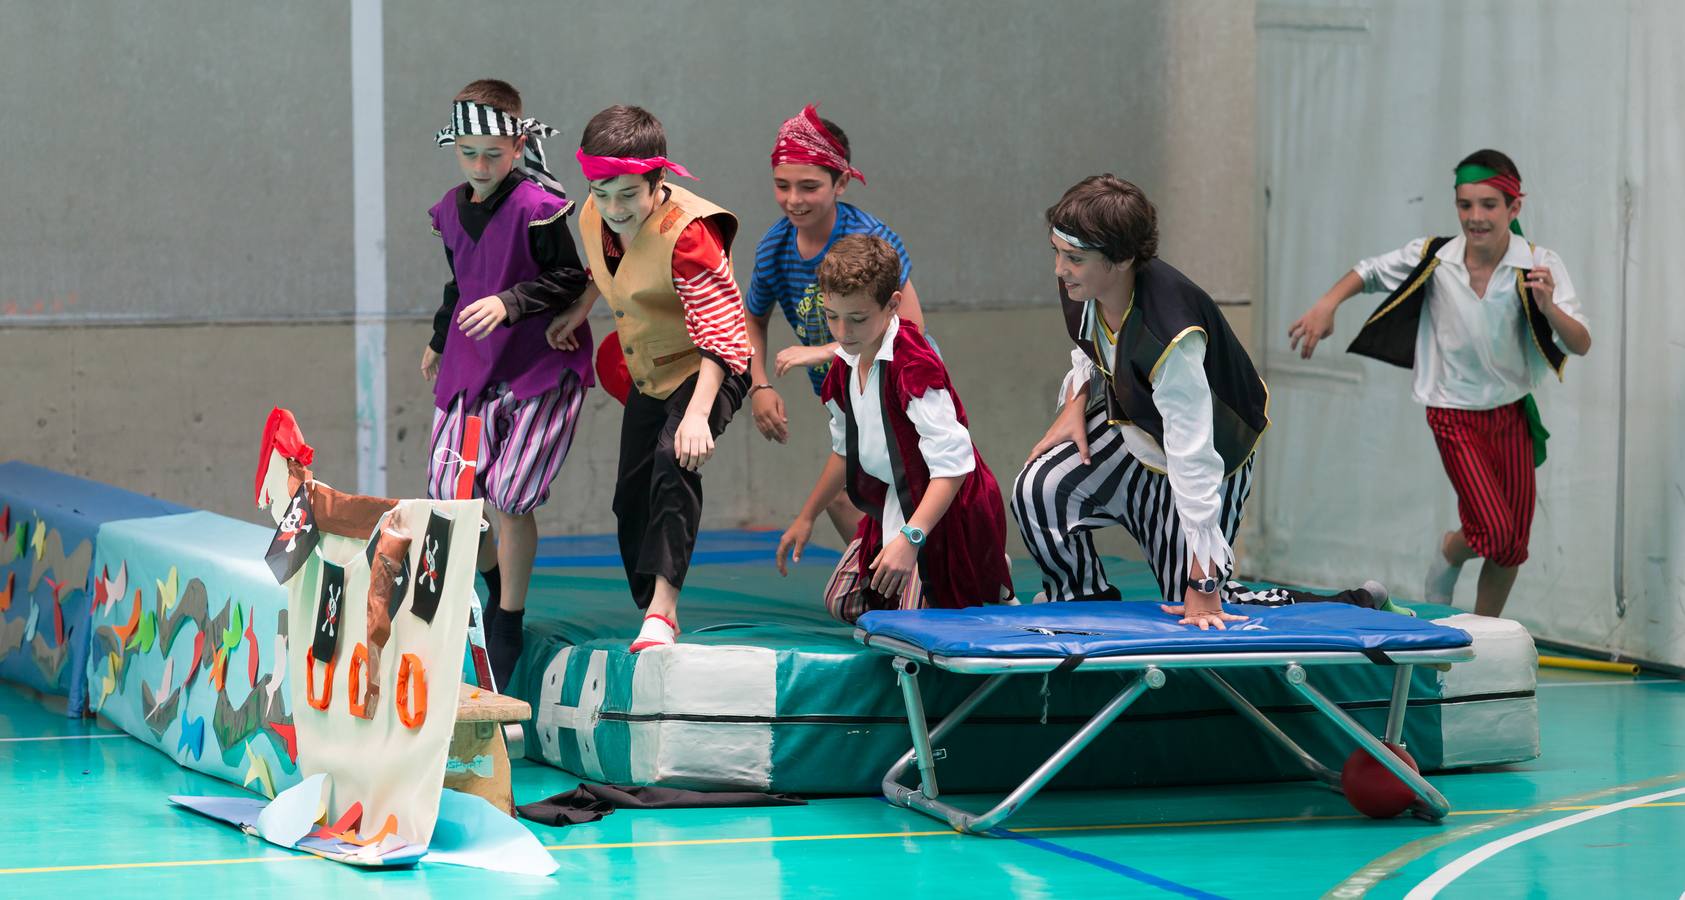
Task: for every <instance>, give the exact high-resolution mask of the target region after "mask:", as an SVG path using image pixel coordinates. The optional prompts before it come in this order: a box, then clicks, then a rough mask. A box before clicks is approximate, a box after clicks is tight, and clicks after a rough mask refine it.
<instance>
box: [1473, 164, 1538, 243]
mask: <svg viewBox="0 0 1685 900" xmlns="http://www.w3.org/2000/svg"><path fill="white" fill-rule="evenodd" d="M1488 181H1495V182H1497V183H1496V184H1493V185H1492V186H1493V187H1495V188H1497V189H1498V190H1500V191H1502V192H1503V193H1504V195H1505V196H1506V197H1509V198H1511V199H1514V198H1516V197H1520V196H1522V193H1521V179H1519V178H1516V177H1515V176H1514V175H1505V174H1503V173H1501V172H1499V171H1498V170H1496V169H1489V168H1487V167H1486V166H1481V165H1475V164H1473V163H1470V164H1468V165H1463V166H1458V167H1457V186H1459V187H1461V186H1462V185H1465V184H1482V183H1485V182H1488ZM1509 230H1510V231H1511V232H1514V233H1515V234H1521V220H1520V219H1511V220H1510V222H1509Z"/></svg>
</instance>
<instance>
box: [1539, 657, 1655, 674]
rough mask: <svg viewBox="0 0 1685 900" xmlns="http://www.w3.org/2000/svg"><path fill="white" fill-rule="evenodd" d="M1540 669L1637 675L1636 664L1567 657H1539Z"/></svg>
mask: <svg viewBox="0 0 1685 900" xmlns="http://www.w3.org/2000/svg"><path fill="white" fill-rule="evenodd" d="M1539 668H1541V669H1577V670H1579V671H1581V672H1608V673H1610V674H1612V675H1637V674H1638V665H1637V664H1636V663H1624V662H1605V661H1603V660H1601V659H1574V658H1573V657H1569V656H1540V657H1539Z"/></svg>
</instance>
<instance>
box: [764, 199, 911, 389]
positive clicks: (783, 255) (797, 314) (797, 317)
mask: <svg viewBox="0 0 1685 900" xmlns="http://www.w3.org/2000/svg"><path fill="white" fill-rule="evenodd" d="M850 234H870V235H875V236H877V237H881V238H883V239H884V240H886V241H888V242H889V245H890V246H891V247H894V248H895V253H896V255H897V256H900V257H901V284H902V285H905V284H906V283H907V279H909V278H911V277H912V272H913V263H912V261H911V260H909V259H908V258H907V248H906V247H905V246H903V245H902V244H901V236H900V235H898V234H896V233H895V232H893V231H890V230H889V226H888V225H885V224H884V223H882V222H880V221H878V220H877V219H876V218H875V217H874V216H872V214H871V213H868V212H864V211H862V210H861V209H859V208H858V207H855V206H850V205H849V204H847V203H838V204H837V223H836V225H834V226H832V228H831V237H830V239H829V240H827V241H826V242H825V249H823V250H821V251H819V253H818V255H816V256H814V257H813V258H811V259H807V258H803V256H802V255H801V251H800V250H798V249H796V227H795V226H794V225H791V224H790V220H789V219H786V218H780V219H779V220H778V224H776V225H774V226H772V227H771V228H769V229H767V232H766V236H765V237H762V238H761V242H760V243H759V244H758V245H756V247H755V274H754V275H753V277H751V278H750V279H749V296H748V298H747V300H746V301H745V302H746V303H747V305H748V307H749V313H750V314H751V315H755V316H764V315H766V314H767V313H768V312H770V311H771V310H772V306H773V304H774V303H776V304H778V305H779V306H781V307H783V309H784V318H786V319H788V320H790V327H791V328H792V329H794V330H795V332H796V340H798V341H801V342H802V345H803V346H807V347H817V346H819V345H821V344H828V343H830V342H831V340H832V338H831V329H829V328H827V327H826V326H825V314H824V311H823V310H822V309H821V308H820V303H819V285H818V283H817V273H818V271H819V263H820V262H821V261H822V260H824V259H825V254H826V253H828V252H830V249H831V245H832V244H835V243H836V242H837V239H838V238H840V237H844V236H846V235H850ZM828 368H829V366H828V365H827V366H820V367H818V368H813V369H809V370H808V372H807V375H808V378H810V379H812V380H813V393H815V394H818V393H819V385H820V384H822V383H823V382H824V381H825V371H826V369H828Z"/></svg>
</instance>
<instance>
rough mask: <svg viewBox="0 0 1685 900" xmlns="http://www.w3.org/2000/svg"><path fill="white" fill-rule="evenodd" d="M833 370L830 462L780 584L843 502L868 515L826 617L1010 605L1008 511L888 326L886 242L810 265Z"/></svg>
mask: <svg viewBox="0 0 1685 900" xmlns="http://www.w3.org/2000/svg"><path fill="white" fill-rule="evenodd" d="M818 276H819V292H820V295H821V297H822V298H823V301H824V314H825V322H826V324H827V325H828V326H829V328H830V331H831V334H832V335H834V336H835V337H836V339H837V350H836V360H835V361H834V362H833V363H832V365H831V368H830V371H829V372H827V373H826V376H825V381H824V383H823V384H822V385H821V386H820V398H821V399H822V400H824V401H825V406H826V408H827V409H829V410H830V413H831V455H830V457H829V458H828V459H827V460H826V462H825V469H824V471H823V472H822V473H821V474H820V476H819V483H818V484H817V485H816V486H815V487H814V489H813V493H812V495H811V496H809V497H808V500H807V504H806V505H805V506H804V507H803V508H802V511H801V513H800V514H799V515H797V516H796V521H795V522H793V523H792V524H791V525H790V528H789V530H788V531H786V532H785V533H784V537H783V539H782V540H780V541H779V543H778V570H779V572H781V573H783V572H786V569H785V557H786V554H787V553H791V552H792V551H793V553H794V557H795V559H796V560H797V561H798V562H799V561H800V560H801V551H802V547H803V546H805V545H806V544H807V541H808V538H809V536H810V535H811V534H812V533H813V520H814V518H815V517H816V516H818V515H819V513H820V511H821V510H824V509H826V508H827V507H828V506H829V505H830V503H831V501H832V500H833V499H835V498H836V496H837V494H838V493H839V492H840V491H842V490H844V489H846V490H847V491H848V496H849V497H850V498H851V499H852V500H853V501H854V503H855V505H856V506H858V507H859V508H860V509H861V510H864V511H865V513H866V515H865V516H864V517H863V518H862V519H861V520H860V525H859V528H858V530H857V531H856V532H855V537H854V540H853V542H852V543H850V544H849V546H848V549H847V551H845V552H844V554H843V559H842V562H841V563H839V564H838V565H837V570H836V573H835V574H833V575H832V576H831V582H830V584H829V585H827V587H826V589H825V606H826V608H827V609H828V610H829V611H830V612H831V614H832V615H834V616H836V617H837V618H839V619H842V620H843V621H845V622H853V621H854V620H855V619H857V618H859V617H860V615H861V614H862V613H864V612H866V611H867V610H871V609H919V608H924V607H927V606H928V607H943V608H957V607H965V606H978V605H980V604H983V603H997V602H1000V601H1001V600H1005V599H1008V598H1010V597H1011V596H1012V579H1011V575H1010V573H1009V572H1008V569H1007V559H1006V507H1005V505H1004V504H1003V503H1002V501H1001V494H1000V486H999V485H998V484H996V482H995V476H994V475H993V473H991V472H990V471H989V467H988V466H986V465H984V464H983V457H982V455H981V454H979V453H978V452H977V448H976V446H974V445H973V444H972V442H971V433H970V431H969V430H968V428H967V425H966V417H965V407H964V406H963V405H961V404H960V401H959V397H958V395H957V394H955V393H954V388H953V383H952V381H951V380H950V379H949V377H948V370H947V368H946V367H945V366H944V365H943V364H942V358H941V357H939V356H937V355H936V351H935V350H933V349H931V346H930V344H929V342H928V341H926V340H925V339H924V335H923V334H922V333H920V331H919V329H918V326H916V325H914V324H912V323H911V322H908V321H904V320H902V319H901V318H900V317H899V316H897V315H896V311H897V309H898V308H899V307H900V303H901V291H900V286H901V259H900V256H899V255H898V254H897V253H896V252H895V249H894V247H892V246H891V245H890V244H889V242H888V241H886V240H884V239H883V238H880V237H876V236H872V235H863V234H854V235H849V236H847V237H844V238H841V239H839V240H838V241H837V242H836V243H835V244H834V245H832V247H831V251H830V252H829V253H828V254H826V256H825V261H824V262H822V263H820V264H819V271H818Z"/></svg>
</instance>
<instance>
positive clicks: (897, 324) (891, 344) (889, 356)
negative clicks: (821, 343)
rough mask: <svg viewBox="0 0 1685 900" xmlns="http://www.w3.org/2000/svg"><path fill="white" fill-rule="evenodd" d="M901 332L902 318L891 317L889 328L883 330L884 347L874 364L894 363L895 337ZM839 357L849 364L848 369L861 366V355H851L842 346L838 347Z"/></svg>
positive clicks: (880, 348) (875, 357) (875, 358)
mask: <svg viewBox="0 0 1685 900" xmlns="http://www.w3.org/2000/svg"><path fill="white" fill-rule="evenodd" d="M900 331H901V317H900V316H891V317H890V318H889V327H888V328H885V329H884V330H883V345H882V346H880V347H878V353H877V355H876V356H874V357H872V361H873V362H875V363H876V362H892V361H894V359H895V335H897V334H898V333H900ZM837 357H838V358H839V359H841V360H842V361H843V362H845V363H848V367H849V368H851V369H853V368H856V367H858V366H859V365H860V354H858V353H849V352H848V351H846V350H844V349H843V348H842V345H841V344H838V345H837Z"/></svg>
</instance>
